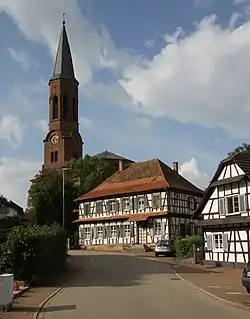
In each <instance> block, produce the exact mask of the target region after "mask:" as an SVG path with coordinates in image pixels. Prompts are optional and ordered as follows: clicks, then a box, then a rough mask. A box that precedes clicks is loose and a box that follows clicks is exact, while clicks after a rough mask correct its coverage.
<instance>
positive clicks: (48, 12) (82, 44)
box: [0, 0, 134, 86]
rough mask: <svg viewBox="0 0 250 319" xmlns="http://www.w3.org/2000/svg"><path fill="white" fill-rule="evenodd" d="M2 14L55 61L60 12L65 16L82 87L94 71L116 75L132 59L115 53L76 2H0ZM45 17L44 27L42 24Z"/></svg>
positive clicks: (103, 30)
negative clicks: (10, 19)
mask: <svg viewBox="0 0 250 319" xmlns="http://www.w3.org/2000/svg"><path fill="white" fill-rule="evenodd" d="M1 10H4V11H5V12H6V13H8V14H9V15H10V16H11V17H12V18H13V19H14V20H15V22H16V23H17V25H18V27H19V28H20V30H21V31H22V33H23V34H24V35H25V36H26V38H28V39H30V40H33V41H37V42H41V43H45V44H46V45H47V46H48V47H49V50H50V53H51V54H52V56H53V59H54V57H55V53H56V49H57V45H58V39H59V32H60V30H59V28H60V25H61V20H62V16H61V13H62V12H67V16H66V20H67V29H68V33H69V38H70V44H71V47H72V53H73V59H74V62H75V71H76V76H77V78H78V80H79V81H80V84H81V85H82V86H83V85H84V84H86V83H89V82H90V81H91V79H92V72H93V68H107V69H110V70H111V71H112V72H115V73H116V74H119V72H120V71H121V70H120V68H122V67H124V66H126V65H129V64H130V63H131V62H132V60H134V58H133V57H132V56H131V55H130V54H128V52H127V51H126V50H118V49H117V48H116V46H115V44H114V42H113V41H112V38H111V36H110V34H109V32H108V30H107V29H106V28H105V26H104V25H100V26H98V27H94V26H93V25H92V24H91V23H90V22H89V21H88V20H87V19H86V18H85V17H84V16H83V15H82V13H81V9H80V7H79V3H78V1H77V0H71V1H68V0H53V1H50V2H48V1H46V3H45V2H44V1H34V0H22V1H21V2H19V1H16V0H0V11H1ZM44 17H46V23H44Z"/></svg>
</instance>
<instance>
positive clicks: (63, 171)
mask: <svg viewBox="0 0 250 319" xmlns="http://www.w3.org/2000/svg"><path fill="white" fill-rule="evenodd" d="M69 170H70V169H69V168H67V167H63V168H62V188H63V191H62V199H63V220H62V224H63V229H65V171H69Z"/></svg>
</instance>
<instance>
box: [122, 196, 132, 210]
mask: <svg viewBox="0 0 250 319" xmlns="http://www.w3.org/2000/svg"><path fill="white" fill-rule="evenodd" d="M125 203H126V205H125ZM122 205H123V210H124V211H128V210H130V198H123V200H122Z"/></svg>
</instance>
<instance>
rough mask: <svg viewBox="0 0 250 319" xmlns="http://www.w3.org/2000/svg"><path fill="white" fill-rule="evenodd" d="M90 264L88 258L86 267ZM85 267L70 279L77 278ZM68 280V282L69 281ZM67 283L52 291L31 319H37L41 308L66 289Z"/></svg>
mask: <svg viewBox="0 0 250 319" xmlns="http://www.w3.org/2000/svg"><path fill="white" fill-rule="evenodd" d="M90 263H91V258H90V257H88V262H87V265H88V264H90ZM85 266H86V265H84V267H82V269H81V270H80V271H78V273H76V274H75V275H73V276H72V278H71V279H73V278H76V277H78V276H80V275H81V273H82V272H83V271H84V269H85ZM71 279H70V280H71ZM66 285H67V283H64V284H63V285H62V286H60V287H59V288H57V289H56V290H55V291H53V292H52V293H51V294H50V295H49V296H48V297H47V298H46V299H45V300H43V301H42V302H41V303H40V305H39V306H38V307H37V309H36V311H35V313H34V314H33V316H32V319H38V318H39V315H40V313H41V310H42V309H43V307H44V306H45V305H46V304H47V303H48V302H49V301H50V300H51V299H52V298H53V297H55V296H56V295H57V294H58V293H59V292H60V291H62V290H63V289H64V288H65V287H66Z"/></svg>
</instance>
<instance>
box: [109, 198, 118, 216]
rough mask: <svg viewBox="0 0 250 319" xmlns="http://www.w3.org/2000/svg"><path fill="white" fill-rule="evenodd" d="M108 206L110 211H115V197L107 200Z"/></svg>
mask: <svg viewBox="0 0 250 319" xmlns="http://www.w3.org/2000/svg"><path fill="white" fill-rule="evenodd" d="M109 207H110V212H111V213H115V212H116V200H115V199H111V200H110V201H109Z"/></svg>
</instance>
